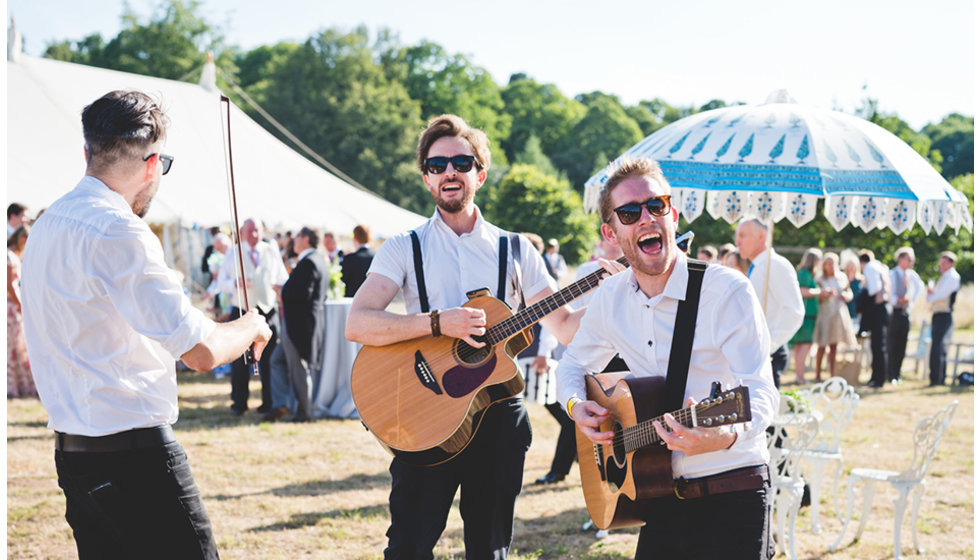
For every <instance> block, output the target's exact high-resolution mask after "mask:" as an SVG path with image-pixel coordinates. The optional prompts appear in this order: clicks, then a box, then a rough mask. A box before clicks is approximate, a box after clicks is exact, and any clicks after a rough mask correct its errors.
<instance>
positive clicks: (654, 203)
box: [613, 194, 670, 226]
mask: <svg viewBox="0 0 980 560" xmlns="http://www.w3.org/2000/svg"><path fill="white" fill-rule="evenodd" d="M644 206H646V208H647V212H649V213H650V215H651V216H666V215H667V213H668V212H670V195H669V194H665V195H663V196H655V197H653V198H650V199H648V200H647V201H645V202H630V203H629V204H624V205H622V206H620V207H619V208H616V209H615V210H613V212H615V213H616V215H617V216H619V221H620V222H622V223H623V225H624V226H628V225H630V224H633V223H636V221H637V220H639V219H640V215H641V214H642V213H643V207H644Z"/></svg>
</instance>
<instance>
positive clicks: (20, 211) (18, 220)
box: [7, 202, 27, 239]
mask: <svg viewBox="0 0 980 560" xmlns="http://www.w3.org/2000/svg"><path fill="white" fill-rule="evenodd" d="M26 215H27V207H26V206H24V205H23V204H19V203H17V202H11V203H10V205H9V206H7V238H8V239H10V236H11V235H12V234H13V233H14V232H15V231H17V228H19V227H20V226H22V225H24V222H25V220H24V217H25V216H26Z"/></svg>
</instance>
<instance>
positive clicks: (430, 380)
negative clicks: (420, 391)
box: [415, 350, 442, 395]
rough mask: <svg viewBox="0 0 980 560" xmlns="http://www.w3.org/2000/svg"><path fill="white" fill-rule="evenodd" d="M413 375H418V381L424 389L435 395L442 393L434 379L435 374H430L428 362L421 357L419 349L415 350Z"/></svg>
mask: <svg viewBox="0 0 980 560" xmlns="http://www.w3.org/2000/svg"><path fill="white" fill-rule="evenodd" d="M415 375H416V376H418V378H419V381H420V382H421V383H422V385H423V386H424V387H425V388H426V389H428V390H430V391H432V392H433V393H435V394H437V395H441V394H442V388H441V387H439V382H438V381H436V376H434V375H432V370H431V369H429V364H428V363H426V361H425V358H423V357H422V352H421V351H420V350H416V351H415Z"/></svg>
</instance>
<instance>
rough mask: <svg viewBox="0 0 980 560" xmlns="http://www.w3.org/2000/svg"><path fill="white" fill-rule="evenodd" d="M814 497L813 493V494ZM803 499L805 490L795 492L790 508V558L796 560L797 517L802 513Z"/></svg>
mask: <svg viewBox="0 0 980 560" xmlns="http://www.w3.org/2000/svg"><path fill="white" fill-rule="evenodd" d="M811 496H812V493H811ZM802 499H803V490H802V488H801V489H800V491H799V492H797V491H796V490H794V491H793V503H792V504H790V506H789V558H790V560H796V516H797V515H798V514H799V513H800V500H802Z"/></svg>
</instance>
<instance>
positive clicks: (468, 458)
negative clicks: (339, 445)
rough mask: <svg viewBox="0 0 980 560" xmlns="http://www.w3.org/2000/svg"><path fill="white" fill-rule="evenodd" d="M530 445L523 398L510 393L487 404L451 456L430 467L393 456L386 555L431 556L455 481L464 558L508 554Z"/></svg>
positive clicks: (425, 559) (420, 558)
mask: <svg viewBox="0 0 980 560" xmlns="http://www.w3.org/2000/svg"><path fill="white" fill-rule="evenodd" d="M530 446H531V423H530V422H529V421H528V417H527V410H526V409H525V408H524V401H523V400H519V399H509V400H506V401H503V402H499V403H496V404H494V405H491V406H490V408H488V409H487V411H486V413H485V417H484V419H483V422H482V425H481V426H480V428H479V429H478V430H477V432H476V436H475V437H474V438H473V441H471V442H470V444H469V445H468V446H467V447H466V449H464V450H463V452H462V453H460V454H459V455H457V456H456V457H454V458H453V459H451V460H449V461H447V462H445V463H443V464H441V465H436V466H433V467H417V466H412V465H407V464H405V463H403V462H401V461H399V460H398V459H394V460H393V461H392V462H391V467H390V469H389V470H390V472H391V495H390V497H389V506H390V508H391V526H390V527H388V533H387V535H388V548H386V549H385V552H384V555H385V558H387V559H396V558H397V559H405V560H408V559H411V560H428V559H431V558H432V557H433V555H432V549H433V548H434V547H435V545H436V542H437V541H438V540H439V536H440V535H442V532H443V530H444V529H445V528H446V518H447V517H448V515H449V509H450V507H451V506H452V504H453V498H454V497H455V496H456V490H457V489H459V491H460V497H459V513H460V516H461V517H462V518H463V543H464V545H465V547H466V558H467V560H484V559H494V560H502V559H504V558H506V557H507V551H508V550H509V548H510V542H511V538H512V536H513V532H514V505H515V504H516V503H517V496H518V495H519V494H520V493H521V481H522V478H523V476H524V456H525V454H526V453H527V450H528V448H529V447H530Z"/></svg>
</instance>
